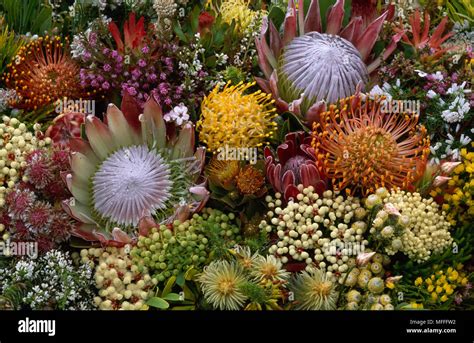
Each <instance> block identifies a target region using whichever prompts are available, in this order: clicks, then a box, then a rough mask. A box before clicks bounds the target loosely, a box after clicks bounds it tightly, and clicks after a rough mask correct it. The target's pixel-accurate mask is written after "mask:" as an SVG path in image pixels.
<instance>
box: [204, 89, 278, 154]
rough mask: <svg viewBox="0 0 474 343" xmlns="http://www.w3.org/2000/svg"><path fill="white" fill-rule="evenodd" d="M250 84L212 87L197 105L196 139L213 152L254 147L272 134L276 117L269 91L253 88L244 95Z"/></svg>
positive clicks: (260, 144) (258, 145)
mask: <svg viewBox="0 0 474 343" xmlns="http://www.w3.org/2000/svg"><path fill="white" fill-rule="evenodd" d="M254 85H255V82H253V83H243V82H240V83H239V84H237V85H234V86H231V85H230V83H227V85H226V86H225V87H224V89H223V90H222V91H220V87H219V86H216V87H215V88H214V89H213V90H212V92H211V93H210V94H209V95H208V96H206V97H205V98H204V100H203V102H202V104H201V119H200V120H199V121H198V122H197V129H198V131H199V135H200V140H201V141H202V142H204V143H205V144H206V145H207V147H208V149H209V150H210V151H212V152H214V153H216V152H217V151H218V149H220V148H223V147H224V146H226V145H227V146H230V147H235V148H256V147H260V146H262V145H263V144H264V143H266V140H267V139H268V138H269V137H270V136H271V135H272V134H273V131H274V129H275V127H276V125H277V124H276V123H275V122H274V121H273V119H274V118H275V117H276V116H277V114H276V113H275V112H276V109H275V108H274V107H273V106H272V105H273V103H274V100H272V96H271V95H270V94H265V93H262V91H257V92H254V93H249V94H245V91H246V90H248V89H249V88H250V87H252V86H254Z"/></svg>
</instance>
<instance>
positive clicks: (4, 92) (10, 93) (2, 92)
mask: <svg viewBox="0 0 474 343" xmlns="http://www.w3.org/2000/svg"><path fill="white" fill-rule="evenodd" d="M15 97H16V92H15V91H14V90H13V89H4V88H0V112H3V111H5V110H6V109H7V108H8V104H9V103H10V101H11V100H13V99H14V98H15Z"/></svg>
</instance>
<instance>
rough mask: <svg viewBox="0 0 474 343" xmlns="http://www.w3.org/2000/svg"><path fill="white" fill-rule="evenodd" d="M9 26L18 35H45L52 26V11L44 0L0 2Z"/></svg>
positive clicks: (0, 0) (1, 11)
mask: <svg viewBox="0 0 474 343" xmlns="http://www.w3.org/2000/svg"><path fill="white" fill-rule="evenodd" d="M0 13H3V15H4V16H5V19H6V21H7V24H8V26H9V27H10V28H11V29H12V30H13V31H15V32H16V33H17V34H26V33H28V32H29V33H31V34H43V33H44V32H45V31H49V30H50V29H51V26H52V9H51V7H50V6H49V5H48V3H47V1H42V0H0Z"/></svg>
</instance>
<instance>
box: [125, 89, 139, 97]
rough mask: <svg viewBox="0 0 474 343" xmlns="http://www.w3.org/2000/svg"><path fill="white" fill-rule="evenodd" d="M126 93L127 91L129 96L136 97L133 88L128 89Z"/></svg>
mask: <svg viewBox="0 0 474 343" xmlns="http://www.w3.org/2000/svg"><path fill="white" fill-rule="evenodd" d="M127 91H128V94H130V95H131V96H135V95H137V90H136V89H135V88H134V87H128V88H127Z"/></svg>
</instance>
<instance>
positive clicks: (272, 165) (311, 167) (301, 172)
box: [265, 131, 327, 200]
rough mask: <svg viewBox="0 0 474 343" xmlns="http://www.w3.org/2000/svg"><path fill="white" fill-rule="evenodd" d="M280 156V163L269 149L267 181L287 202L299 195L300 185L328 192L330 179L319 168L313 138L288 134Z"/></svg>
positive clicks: (298, 133)
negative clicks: (312, 145) (328, 180)
mask: <svg viewBox="0 0 474 343" xmlns="http://www.w3.org/2000/svg"><path fill="white" fill-rule="evenodd" d="M277 155H278V162H277V161H275V158H274V156H273V154H272V152H271V150H270V149H269V148H268V147H266V148H265V166H266V172H267V179H268V181H269V182H270V183H271V184H272V186H273V188H274V190H275V191H276V192H280V193H282V195H283V196H284V198H285V200H289V198H292V197H293V198H294V197H296V196H297V195H298V193H299V191H298V189H297V186H298V185H299V184H302V185H303V186H304V187H309V186H313V187H314V188H315V190H316V191H317V192H318V193H322V192H323V191H325V190H326V186H327V182H326V178H325V176H324V175H323V174H322V172H321V170H320V168H318V165H317V160H316V157H315V155H314V149H313V148H312V147H311V137H310V136H307V135H306V134H305V133H304V132H302V131H299V132H293V133H289V134H287V135H286V136H285V142H284V143H283V144H281V145H280V146H279V147H278V148H277Z"/></svg>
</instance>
